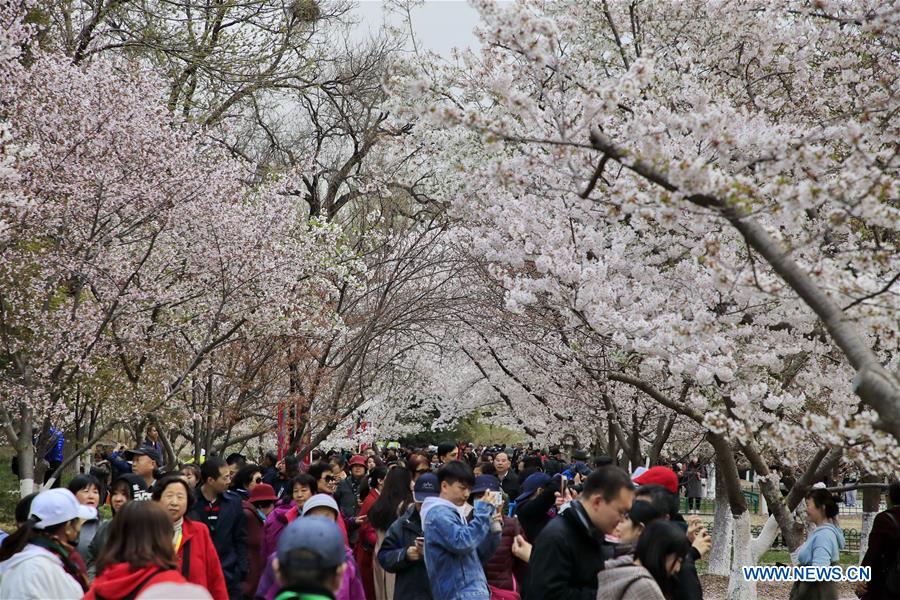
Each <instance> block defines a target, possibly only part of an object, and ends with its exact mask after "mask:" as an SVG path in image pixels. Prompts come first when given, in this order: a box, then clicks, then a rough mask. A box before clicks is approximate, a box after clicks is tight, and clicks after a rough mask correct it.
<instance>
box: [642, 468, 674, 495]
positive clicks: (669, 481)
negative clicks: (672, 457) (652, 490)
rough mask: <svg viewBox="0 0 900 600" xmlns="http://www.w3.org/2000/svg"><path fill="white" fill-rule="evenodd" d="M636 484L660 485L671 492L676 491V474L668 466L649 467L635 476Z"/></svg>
mask: <svg viewBox="0 0 900 600" xmlns="http://www.w3.org/2000/svg"><path fill="white" fill-rule="evenodd" d="M634 482H635V483H636V484H638V485H661V486H663V487H664V488H666V489H667V490H669V491H670V492H672V493H673V494H675V493H677V492H678V475H676V474H675V471H673V470H672V469H670V468H669V467H650V468H649V469H647V470H646V471H644V472H643V473H641V474H640V475H638V476H637V477H635V479H634Z"/></svg>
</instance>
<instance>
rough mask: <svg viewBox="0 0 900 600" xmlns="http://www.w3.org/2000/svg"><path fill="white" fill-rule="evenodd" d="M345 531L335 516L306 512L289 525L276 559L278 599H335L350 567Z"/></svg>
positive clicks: (281, 538) (279, 540)
mask: <svg viewBox="0 0 900 600" xmlns="http://www.w3.org/2000/svg"><path fill="white" fill-rule="evenodd" d="M346 563H347V554H346V550H345V548H344V534H343V533H342V532H341V529H340V528H339V527H338V526H337V524H336V523H335V522H334V520H333V519H329V518H327V517H320V516H306V517H303V518H302V519H297V520H296V521H294V522H293V523H291V524H290V525H288V526H287V528H286V529H285V530H284V532H283V533H282V534H281V537H280V538H279V539H278V556H277V557H276V559H275V561H274V562H273V563H272V566H273V567H274V569H275V576H276V577H277V578H278V583H279V584H280V585H281V591H280V592H278V595H277V596H275V599H276V600H334V596H335V594H336V593H337V591H338V589H340V587H341V581H342V580H343V576H344V570H345V569H346V568H347V564H346Z"/></svg>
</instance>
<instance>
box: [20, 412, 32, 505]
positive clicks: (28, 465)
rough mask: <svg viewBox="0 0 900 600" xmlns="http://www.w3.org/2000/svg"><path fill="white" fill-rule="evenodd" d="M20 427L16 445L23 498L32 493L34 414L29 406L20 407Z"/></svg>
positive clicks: (21, 495)
mask: <svg viewBox="0 0 900 600" xmlns="http://www.w3.org/2000/svg"><path fill="white" fill-rule="evenodd" d="M19 414H20V415H21V416H22V427H21V429H20V431H19V439H18V440H17V441H18V443H17V444H16V456H17V457H18V461H19V496H20V497H21V498H24V497H25V496H27V495H28V494H31V493H33V492H34V444H32V440H34V421H33V419H34V413H33V411H32V409H31V407H30V406H27V405H25V404H21V405H20V410H19Z"/></svg>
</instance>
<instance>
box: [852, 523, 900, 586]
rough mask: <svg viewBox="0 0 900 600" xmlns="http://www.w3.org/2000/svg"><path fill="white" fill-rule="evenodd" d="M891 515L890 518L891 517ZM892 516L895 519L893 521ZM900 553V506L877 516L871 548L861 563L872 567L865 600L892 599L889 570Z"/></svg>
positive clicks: (870, 539)
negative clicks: (888, 579) (887, 587)
mask: <svg viewBox="0 0 900 600" xmlns="http://www.w3.org/2000/svg"><path fill="white" fill-rule="evenodd" d="M889 515H890V516H889ZM891 516H893V517H894V519H893V520H891ZM898 552H900V506H894V507H893V508H889V509H887V510H885V511H882V512H880V513H878V514H877V515H875V520H874V521H872V531H871V533H869V547H868V549H867V550H866V555H865V556H864V557H863V559H862V562H861V563H860V564H861V565H862V566H864V567H872V581H870V582H869V585H868V587H867V588H866V593H865V595H864V596H863V600H882V599H884V600H887V598H890V597H891V593H890V591H888V590H887V589H885V588H886V586H887V578H888V568H889V567H890V566H891V565H893V564H894V561H896V560H897V553H898Z"/></svg>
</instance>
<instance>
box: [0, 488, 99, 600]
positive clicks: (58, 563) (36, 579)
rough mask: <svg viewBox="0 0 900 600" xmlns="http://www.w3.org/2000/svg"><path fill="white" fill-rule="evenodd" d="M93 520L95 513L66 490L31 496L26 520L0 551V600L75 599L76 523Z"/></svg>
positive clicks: (80, 590)
mask: <svg viewBox="0 0 900 600" xmlns="http://www.w3.org/2000/svg"><path fill="white" fill-rule="evenodd" d="M96 518H97V509H95V508H93V507H91V506H85V505H82V504H79V502H78V499H77V498H76V497H75V495H74V494H73V493H72V492H70V491H69V490H67V489H63V488H59V489H54V490H48V491H46V492H41V493H40V494H38V495H37V496H35V498H34V501H33V502H32V503H31V510H30V511H29V514H28V520H27V521H25V523H23V524H22V525H21V526H20V527H19V528H18V529H17V530H16V531H15V533H13V534H12V535H10V536H9V537H8V538H6V539H5V540H3V545H2V547H0V598H17V599H21V600H32V599H33V600H44V599H46V598H59V599H68V598H81V597H82V596H83V595H84V593H85V592H86V591H87V589H88V586H87V574H86V573H85V571H84V563H83V561H82V560H81V558H80V557H79V556H78V553H77V552H76V551H75V550H74V548H73V547H72V544H74V543H75V541H76V540H77V539H78V532H79V530H80V529H81V523H82V521H85V520H88V519H96Z"/></svg>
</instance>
